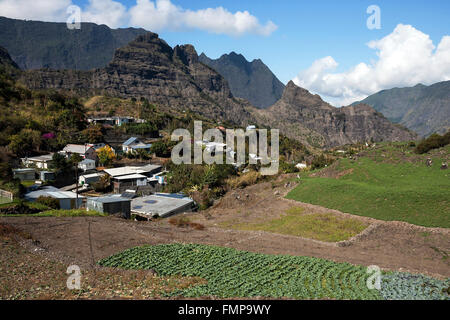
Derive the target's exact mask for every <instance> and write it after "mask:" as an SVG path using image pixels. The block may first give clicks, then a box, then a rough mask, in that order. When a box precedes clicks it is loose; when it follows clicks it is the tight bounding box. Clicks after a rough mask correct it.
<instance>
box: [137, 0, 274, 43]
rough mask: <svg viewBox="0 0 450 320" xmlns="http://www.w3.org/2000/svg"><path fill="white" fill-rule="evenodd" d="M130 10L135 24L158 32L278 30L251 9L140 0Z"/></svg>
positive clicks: (263, 31) (264, 34)
mask: <svg viewBox="0 0 450 320" xmlns="http://www.w3.org/2000/svg"><path fill="white" fill-rule="evenodd" d="M129 13H130V16H131V19H130V23H131V25H133V26H142V27H144V28H148V29H149V30H155V31H159V30H164V29H169V30H183V29H199V30H204V31H208V32H211V33H219V34H227V35H231V36H240V35H243V34H246V33H250V34H257V35H263V36H268V35H270V34H272V32H274V31H275V30H276V29H277V26H276V25H275V24H274V23H273V22H272V21H269V22H267V23H266V25H261V24H260V23H259V21H258V19H257V18H256V17H255V16H252V15H251V14H250V13H249V12H248V11H243V12H242V11H237V12H236V13H234V14H233V13H231V12H229V11H228V10H226V9H224V8H222V7H218V8H207V9H201V10H197V11H192V10H188V9H183V8H181V7H179V6H176V5H174V4H173V3H172V2H171V1H170V0H156V1H150V0H137V2H136V5H135V6H134V7H132V8H131V9H130V11H129Z"/></svg>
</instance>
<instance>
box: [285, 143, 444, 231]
mask: <svg viewBox="0 0 450 320" xmlns="http://www.w3.org/2000/svg"><path fill="white" fill-rule="evenodd" d="M448 155H449V148H444V149H441V150H438V151H436V152H435V153H433V154H432V155H427V154H426V155H423V156H418V155H414V154H412V153H411V151H409V150H407V149H405V147H402V146H401V145H394V146H392V145H388V146H384V147H383V148H380V149H377V150H373V151H371V152H368V153H367V154H366V155H365V156H363V157H361V158H359V159H358V160H356V161H355V160H350V159H340V160H339V162H338V163H337V165H336V166H335V167H334V168H333V170H335V171H338V172H343V171H345V170H347V172H348V174H346V175H343V176H341V177H339V178H332V177H330V178H326V177H310V176H307V175H305V176H304V177H303V178H302V180H303V181H302V183H300V185H299V186H297V187H296V188H295V189H294V190H292V191H291V192H290V193H289V194H288V195H287V198H288V199H293V200H297V201H301V202H306V203H311V204H317V205H321V206H324V207H327V208H331V209H337V210H340V211H343V212H347V213H352V214H355V215H360V216H367V217H372V218H376V219H380V220H396V221H405V222H409V223H412V224H416V225H421V226H426V227H445V228H449V227H450V170H440V165H441V163H442V161H447V158H448ZM428 156H430V157H432V158H433V166H432V167H427V166H426V165H425V161H426V158H427V157H428ZM330 169H331V168H326V169H323V170H330Z"/></svg>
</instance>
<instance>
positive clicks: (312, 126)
mask: <svg viewBox="0 0 450 320" xmlns="http://www.w3.org/2000/svg"><path fill="white" fill-rule="evenodd" d="M256 118H257V119H258V121H259V122H261V123H265V124H267V125H270V126H271V127H273V128H279V129H280V130H281V131H282V132H284V133H285V134H286V135H287V136H289V137H291V138H294V139H297V140H300V141H301V142H303V143H306V144H308V145H312V146H316V147H333V146H338V145H344V144H349V143H356V142H365V141H370V140H373V141H403V140H411V139H415V138H416V135H415V133H412V132H410V131H408V130H406V129H405V128H402V127H400V126H398V125H394V124H392V123H391V122H389V120H387V119H386V118H385V117H384V116H383V115H382V114H380V113H378V112H377V111H375V110H374V109H373V108H371V107H370V106H368V105H364V104H360V105H357V106H348V107H343V108H335V107H333V106H331V105H329V104H328V103H326V102H324V101H323V100H322V99H321V98H320V96H318V95H313V94H311V93H309V92H308V91H307V90H305V89H303V88H300V87H297V86H296V85H295V84H294V83H293V82H292V81H291V82H289V83H288V85H287V86H286V89H285V90H284V92H283V96H282V98H281V99H280V100H279V101H278V102H277V103H275V104H274V105H273V106H271V107H269V108H268V109H266V110H258V111H257V115H256Z"/></svg>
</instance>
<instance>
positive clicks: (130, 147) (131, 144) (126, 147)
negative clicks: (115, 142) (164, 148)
mask: <svg viewBox="0 0 450 320" xmlns="http://www.w3.org/2000/svg"><path fill="white" fill-rule="evenodd" d="M151 147H152V145H151V144H146V143H143V142H142V141H141V140H139V139H138V138H136V137H131V138H130V139H128V140H127V141H125V142H124V143H123V144H122V151H123V152H124V153H128V152H136V151H137V150H139V149H141V150H145V151H147V152H150V148H151Z"/></svg>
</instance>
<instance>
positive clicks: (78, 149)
mask: <svg viewBox="0 0 450 320" xmlns="http://www.w3.org/2000/svg"><path fill="white" fill-rule="evenodd" d="M61 153H62V154H64V155H65V156H66V157H67V158H70V157H71V156H72V155H73V154H75V153H77V154H79V155H80V156H81V157H82V158H83V159H91V160H97V153H96V152H95V149H94V148H92V147H90V146H88V145H87V144H86V145H81V144H68V145H67V146H65V147H64V149H63V150H62V152H61Z"/></svg>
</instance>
